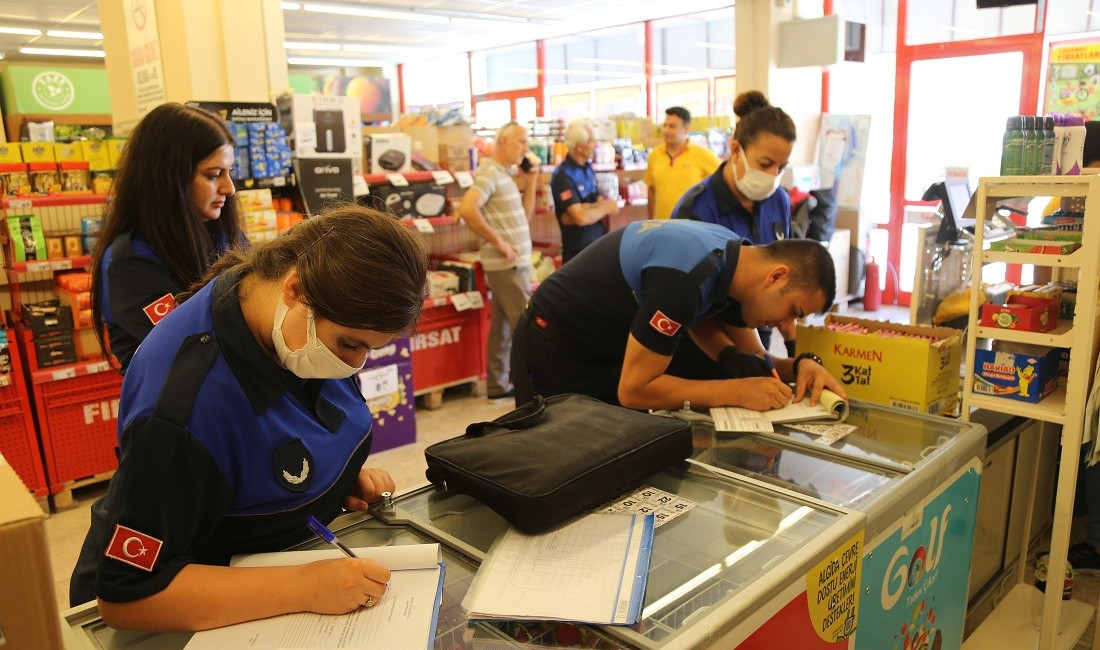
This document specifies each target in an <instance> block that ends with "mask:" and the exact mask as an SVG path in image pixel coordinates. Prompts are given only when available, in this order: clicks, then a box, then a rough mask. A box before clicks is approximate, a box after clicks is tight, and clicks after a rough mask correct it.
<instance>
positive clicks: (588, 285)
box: [531, 220, 744, 362]
mask: <svg viewBox="0 0 1100 650" xmlns="http://www.w3.org/2000/svg"><path fill="white" fill-rule="evenodd" d="M742 243H743V242H742V239H741V238H740V237H738V236H737V235H735V234H733V233H732V232H730V231H729V230H727V229H726V228H723V227H721V226H717V225H714V224H704V223H698V222H692V221H684V220H681V221H668V220H659V221H636V222H634V223H631V224H629V225H627V226H626V227H625V228H621V229H619V230H616V231H615V232H613V233H611V234H610V235H608V236H607V237H604V238H602V239H600V240H599V241H597V242H596V243H595V244H593V245H592V246H590V247H588V248H587V249H585V251H584V252H583V253H581V254H580V255H579V256H577V258H576V259H575V260H574V261H572V262H570V263H569V264H566V265H564V266H562V267H561V268H560V269H558V270H557V271H555V272H554V273H553V274H552V275H550V277H548V278H547V279H546V280H545V281H543V283H542V284H541V285H540V286H539V289H538V291H536V292H535V295H534V296H533V297H532V299H531V304H532V306H533V309H534V310H535V312H536V313H537V314H538V315H539V316H541V317H542V318H544V319H545V320H546V321H547V322H548V323H549V324H550V325H551V326H552V327H553V328H554V330H555V332H556V333H557V335H558V336H559V337H560V338H562V339H565V340H566V341H567V342H568V346H567V347H569V348H571V349H572V350H573V351H574V352H575V354H576V355H577V357H578V358H580V359H585V360H590V361H593V362H611V361H620V360H621V359H622V357H623V355H624V353H625V350H626V343H627V335H628V334H633V335H634V338H636V339H637V340H638V341H639V342H640V343H641V344H642V345H644V346H645V347H646V348H647V349H649V350H652V351H653V352H656V353H657V354H661V355H665V356H671V355H672V354H673V353H674V352H675V350H676V347H677V345H678V343H679V340H680V337H681V336H683V334H684V332H685V331H686V330H687V329H689V328H690V327H692V326H693V325H695V324H696V323H698V322H700V321H701V320H703V319H705V318H707V317H709V316H711V315H713V314H719V315H720V317H721V318H722V319H723V320H725V321H726V322H729V323H730V324H732V325H743V324H744V323H743V321H742V319H741V308H740V304H739V303H737V302H735V301H733V300H731V299H730V298H729V295H728V293H729V287H730V283H731V282H732V280H733V273H734V271H735V269H736V268H737V260H738V257H739V255H740V250H741V245H742Z"/></svg>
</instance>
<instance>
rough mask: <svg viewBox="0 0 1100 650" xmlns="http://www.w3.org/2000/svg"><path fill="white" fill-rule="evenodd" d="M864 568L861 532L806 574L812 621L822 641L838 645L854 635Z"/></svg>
mask: <svg viewBox="0 0 1100 650" xmlns="http://www.w3.org/2000/svg"><path fill="white" fill-rule="evenodd" d="M862 564H863V531H862V530H861V531H859V532H858V533H856V534H855V535H853V536H852V537H850V538H849V539H848V541H846V542H844V543H843V544H841V545H840V546H838V547H837V548H836V549H835V550H833V552H832V553H830V554H829V555H828V556H826V557H825V559H823V560H822V561H821V562H820V563H818V564H817V566H815V567H814V568H812V569H810V572H809V573H807V574H806V596H807V598H806V600H807V601H808V602H807V604H808V605H809V609H810V621H811V622H812V623H813V626H814V630H815V631H816V632H817V635H818V636H819V637H821V639H822V640H824V641H839V640H841V639H844V638H847V637H849V636H851V635H852V633H853V632H855V630H856V621H857V615H858V610H859V584H860V568H861V566H862Z"/></svg>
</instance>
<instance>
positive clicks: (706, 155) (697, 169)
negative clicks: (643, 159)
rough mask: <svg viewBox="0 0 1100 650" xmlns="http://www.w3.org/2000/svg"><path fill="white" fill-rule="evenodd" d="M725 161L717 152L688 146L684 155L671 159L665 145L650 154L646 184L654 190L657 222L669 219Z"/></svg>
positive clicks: (682, 153) (683, 152) (654, 211)
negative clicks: (686, 194) (686, 195)
mask: <svg viewBox="0 0 1100 650" xmlns="http://www.w3.org/2000/svg"><path fill="white" fill-rule="evenodd" d="M721 164H722V161H721V160H719V159H718V156H717V155H715V153H714V152H713V151H711V150H710V149H707V148H706V147H699V146H696V145H693V144H691V143H690V142H688V143H687V144H686V147H685V149H684V150H683V151H681V152H680V155H678V156H676V157H675V158H671V159H670V158H669V155H668V148H667V147H666V146H665V143H663V142H662V143H661V144H659V145H657V146H656V147H653V150H652V151H650V152H649V166H648V167H647V168H646V170H645V178H644V179H643V181H644V182H645V184H646V185H648V186H649V187H652V188H654V192H655V195H656V205H655V206H654V209H653V217H654V218H655V219H668V218H669V217H670V216H672V209H673V208H675V207H676V203H677V202H678V201H679V200H680V197H681V196H683V195H684V192H687V191H688V190H689V189H691V188H692V186H694V185H695V184H696V183H698V182H699V181H701V180H703V179H705V178H706V177H707V176H710V175H711V174H713V173H714V171H715V170H716V169H718V166H719V165H721Z"/></svg>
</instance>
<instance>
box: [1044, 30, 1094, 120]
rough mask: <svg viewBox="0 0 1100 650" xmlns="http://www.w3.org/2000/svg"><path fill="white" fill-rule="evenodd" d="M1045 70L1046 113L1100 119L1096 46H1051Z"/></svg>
mask: <svg viewBox="0 0 1100 650" xmlns="http://www.w3.org/2000/svg"><path fill="white" fill-rule="evenodd" d="M1049 66H1050V67H1049V69H1048V70H1047V87H1046V106H1045V108H1046V112H1047V113H1074V114H1076V115H1080V116H1081V117H1083V118H1085V119H1086V120H1095V119H1096V118H1097V116H1098V115H1100V94H1098V93H1097V89H1098V88H1100V43H1078V44H1074V45H1052V46H1051V48H1050V63H1049Z"/></svg>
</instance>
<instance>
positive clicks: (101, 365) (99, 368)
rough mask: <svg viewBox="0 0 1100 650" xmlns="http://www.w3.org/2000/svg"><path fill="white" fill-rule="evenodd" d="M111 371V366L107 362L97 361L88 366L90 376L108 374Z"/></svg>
mask: <svg viewBox="0 0 1100 650" xmlns="http://www.w3.org/2000/svg"><path fill="white" fill-rule="evenodd" d="M110 369H111V364H110V363H108V362H106V361H96V362H95V363H89V364H88V374H89V375H94V374H95V373H97V372H107V371H108V370H110Z"/></svg>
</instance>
